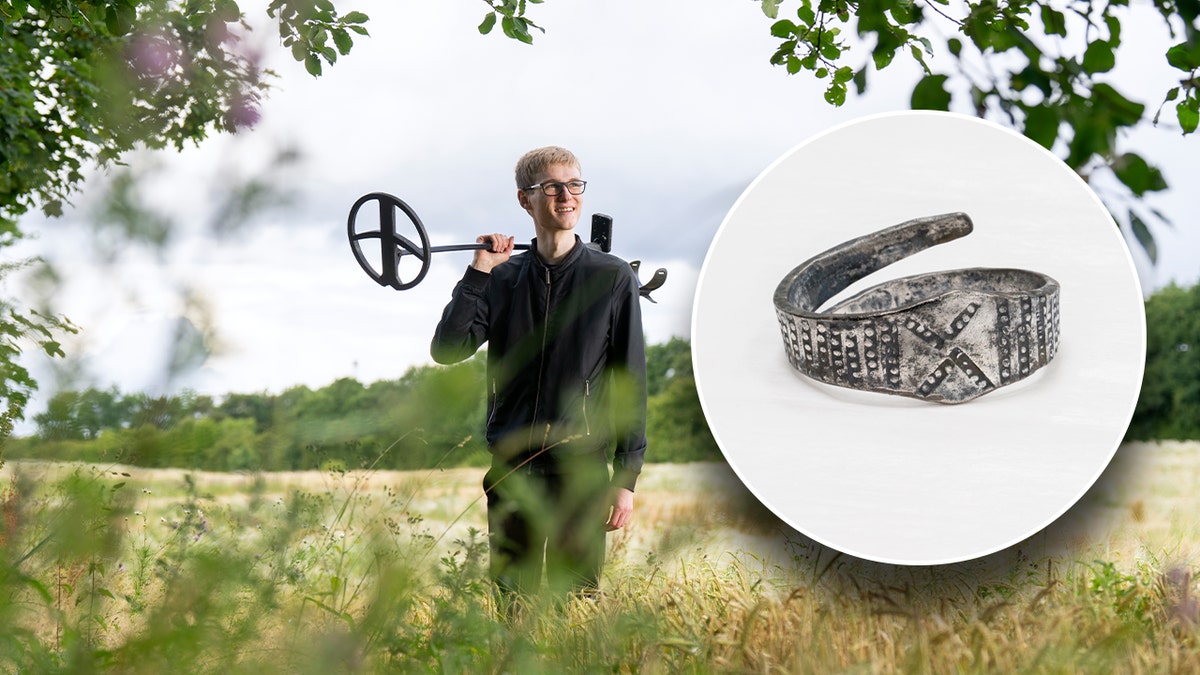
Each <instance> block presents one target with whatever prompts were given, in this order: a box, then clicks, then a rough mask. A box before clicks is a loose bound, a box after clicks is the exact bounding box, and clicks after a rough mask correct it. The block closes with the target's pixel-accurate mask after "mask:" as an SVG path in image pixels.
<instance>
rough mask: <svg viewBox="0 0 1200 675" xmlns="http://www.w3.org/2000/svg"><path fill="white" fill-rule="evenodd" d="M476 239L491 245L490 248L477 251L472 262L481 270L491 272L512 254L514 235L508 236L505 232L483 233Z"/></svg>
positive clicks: (478, 241) (472, 265)
mask: <svg viewBox="0 0 1200 675" xmlns="http://www.w3.org/2000/svg"><path fill="white" fill-rule="evenodd" d="M475 241H476V242H477V243H480V244H487V245H489V246H491V249H490V250H486V251H484V250H480V251H475V260H473V261H472V262H471V267H474V268H475V269H477V270H479V271H480V272H487V273H489V274H490V273H491V271H492V268H493V267H495V266H496V265H499V264H500V263H502V262H505V261H507V260H508V258H509V256H511V255H512V252H513V242H514V237H506V236H504V235H503V234H483V235H480V236H479V237H477V238H476V239H475Z"/></svg>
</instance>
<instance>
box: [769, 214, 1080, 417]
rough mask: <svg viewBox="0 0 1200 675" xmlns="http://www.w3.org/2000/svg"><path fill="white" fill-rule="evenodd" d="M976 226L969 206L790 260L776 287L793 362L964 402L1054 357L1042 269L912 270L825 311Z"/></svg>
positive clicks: (902, 391)
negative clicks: (859, 286) (863, 282)
mask: <svg viewBox="0 0 1200 675" xmlns="http://www.w3.org/2000/svg"><path fill="white" fill-rule="evenodd" d="M971 230H972V224H971V219H970V218H969V217H968V216H967V215H966V214H965V213H949V214H944V215H938V216H930V217H926V218H917V219H914V220H910V221H907V222H904V223H901V224H899V225H895V226H893V227H889V228H885V229H882V230H879V231H878V232H875V233H873V234H868V235H866V236H863V237H859V238H857V239H852V240H850V241H847V242H845V243H843V244H840V245H838V246H835V247H833V248H831V249H829V250H828V251H825V252H824V253H820V254H817V255H816V256H814V257H812V258H810V259H809V260H807V261H806V262H804V263H802V264H801V265H800V266H799V267H796V268H795V269H793V270H792V271H791V272H790V273H788V274H787V276H785V277H784V278H783V280H782V281H780V282H779V286H778V287H776V289H775V312H776V315H777V316H778V318H779V329H780V332H781V333H782V335H783V342H784V348H785V349H786V351H787V356H788V360H789V361H790V362H791V364H792V366H793V367H794V368H795V369H796V370H798V371H800V372H801V373H803V374H804V375H807V376H808V377H811V378H813V379H815V380H819V381H821V382H825V383H827V384H832V385H837V386H839V387H847V388H850V389H861V390H865V391H873V392H879V393H883V394H894V395H898V396H909V397H912V398H919V399H924V400H926V401H937V402H939V403H963V402H966V401H970V400H972V399H974V398H978V397H979V396H982V395H984V394H986V393H988V392H991V391H993V390H995V389H997V388H999V387H1003V386H1005V385H1008V384H1012V383H1013V382H1017V381H1019V380H1022V379H1024V378H1026V377H1028V376H1029V375H1031V374H1032V373H1033V372H1034V371H1036V370H1037V369H1038V368H1041V367H1042V366H1044V365H1046V364H1047V363H1049V362H1050V360H1051V359H1053V358H1054V354H1055V352H1056V351H1057V349H1058V337H1059V332H1058V323H1059V286H1058V282H1057V281H1055V280H1054V279H1052V278H1050V277H1048V276H1046V275H1045V274H1040V273H1038V272H1031V271H1029V270H1021V269H993V268H978V267H976V268H969V269H957V270H948V271H944V272H929V273H925V274H917V275H914V276H909V277H904V278H901V279H896V280H894V281H887V282H884V283H881V284H879V285H877V286H874V287H872V288H869V289H867V290H865V291H863V292H861V293H858V294H857V295H855V296H853V297H851V298H848V299H846V300H843V301H841V302H839V303H837V304H836V305H834V306H833V307H830V308H828V309H826V310H823V311H822V310H820V307H821V305H822V304H824V303H825V302H826V301H827V300H829V299H830V298H831V297H833V296H834V295H836V294H837V293H839V292H841V291H842V290H844V289H845V288H847V287H848V286H850V284H852V283H854V282H855V281H858V280H859V279H862V278H863V277H866V276H867V275H869V274H871V273H872V272H875V271H877V270H880V269H882V268H884V267H887V266H888V265H890V264H892V263H894V262H896V261H898V260H901V259H903V258H907V257H908V256H910V255H912V254H914V253H918V252H920V251H923V250H925V249H927V248H930V247H931V246H936V245H938V244H943V243H946V242H948V241H952V240H954V239H958V238H959V237H963V236H966V235H968V234H970V233H971Z"/></svg>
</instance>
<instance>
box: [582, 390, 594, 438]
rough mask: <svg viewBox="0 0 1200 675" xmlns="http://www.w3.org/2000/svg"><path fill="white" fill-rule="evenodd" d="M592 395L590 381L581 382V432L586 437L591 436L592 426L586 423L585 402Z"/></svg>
mask: <svg viewBox="0 0 1200 675" xmlns="http://www.w3.org/2000/svg"><path fill="white" fill-rule="evenodd" d="M591 395H592V381H591V380H590V379H589V380H584V381H583V430H584V432H585V433H586V434H587V435H588V436H591V435H592V425H591V423H589V422H588V414H587V402H588V397H589V396H591Z"/></svg>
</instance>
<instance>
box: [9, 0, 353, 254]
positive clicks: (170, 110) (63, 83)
mask: <svg viewBox="0 0 1200 675" xmlns="http://www.w3.org/2000/svg"><path fill="white" fill-rule="evenodd" d="M267 14H268V16H270V17H271V18H272V19H273V20H275V21H276V22H277V23H278V26H279V38H280V42H281V43H282V45H283V46H285V47H287V48H289V49H290V50H291V53H292V56H293V57H294V58H295V59H296V60H297V61H301V62H303V63H304V64H305V67H306V68H307V70H308V72H310V73H312V74H313V75H319V74H320V73H321V68H322V63H323V62H324V63H329V64H332V63H334V62H335V61H336V60H337V58H338V57H339V56H344V55H346V54H348V53H349V52H350V49H351V48H352V47H353V44H354V39H353V38H354V36H355V35H366V34H367V29H366V28H365V26H364V25H363V24H364V23H366V21H367V15H366V14H363V13H362V12H357V11H351V12H348V13H346V14H343V15H339V14H338V13H337V11H336V10H335V9H334V6H333V4H332V3H331V2H330V1H329V0H273V1H272V2H271V4H270V5H269V7H268V9H267ZM249 31H250V27H249V25H248V24H247V23H246V21H245V17H244V15H243V13H242V10H241V8H240V7H239V6H238V4H237V2H236V1H235V0H90V1H88V2H72V1H69V0H5V1H4V2H0V34H2V35H3V40H4V45H5V48H4V49H3V50H0V82H3V87H2V89H3V101H4V105H3V106H0V163H2V164H3V166H4V171H3V172H2V174H0V232H3V233H4V234H5V235H6V236H9V237H15V236H18V235H19V231H18V229H17V226H16V219H17V218H18V217H19V216H21V215H22V214H24V213H27V212H29V211H30V210H32V209H35V208H40V209H41V210H42V211H43V212H44V213H45V214H46V215H49V216H55V215H59V214H60V213H61V212H62V209H63V205H64V203H65V202H66V201H67V200H68V198H69V197H70V195H71V193H72V192H73V191H74V190H75V189H76V187H77V186H78V185H79V183H80V182H81V181H82V180H83V171H84V170H85V168H86V167H88V166H90V165H92V164H93V163H96V164H99V165H101V166H105V165H108V164H110V163H112V162H114V161H118V160H119V158H120V157H121V155H122V154H124V153H125V152H127V151H129V150H131V149H133V148H135V147H139V146H144V147H148V148H164V147H174V148H177V149H180V148H182V147H183V146H184V145H186V144H188V143H198V142H200V141H201V140H203V139H204V138H206V137H207V136H208V135H209V134H210V133H212V132H215V131H237V130H239V129H242V128H246V127H250V126H253V125H254V124H255V123H256V122H257V121H258V117H259V112H258V103H259V101H260V99H261V98H262V96H264V95H265V93H266V91H267V89H268V88H269V86H268V84H267V82H266V81H265V78H266V76H269V75H272V73H271V72H270V71H266V70H264V69H262V68H261V67H260V65H259V62H258V61H259V55H258V54H257V53H255V51H254V50H253V49H250V48H248V47H247V46H245V45H244V44H243V38H244V37H245V35H246V34H247V33H248V32H249Z"/></svg>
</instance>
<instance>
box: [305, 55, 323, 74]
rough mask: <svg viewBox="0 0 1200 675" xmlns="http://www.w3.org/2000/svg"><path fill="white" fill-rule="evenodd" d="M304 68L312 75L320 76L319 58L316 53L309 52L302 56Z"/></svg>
mask: <svg viewBox="0 0 1200 675" xmlns="http://www.w3.org/2000/svg"><path fill="white" fill-rule="evenodd" d="M304 69H305V70H307V71H308V74H309V75H312V76H313V77H320V76H321V59H320V57H318V56H317V55H316V54H309V55H308V56H305V57H304Z"/></svg>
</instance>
